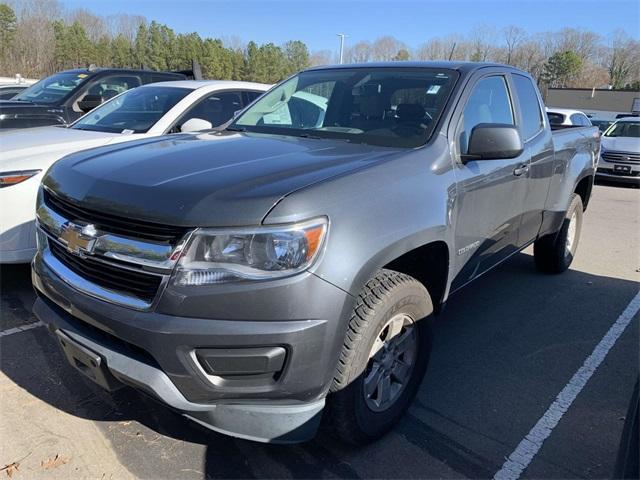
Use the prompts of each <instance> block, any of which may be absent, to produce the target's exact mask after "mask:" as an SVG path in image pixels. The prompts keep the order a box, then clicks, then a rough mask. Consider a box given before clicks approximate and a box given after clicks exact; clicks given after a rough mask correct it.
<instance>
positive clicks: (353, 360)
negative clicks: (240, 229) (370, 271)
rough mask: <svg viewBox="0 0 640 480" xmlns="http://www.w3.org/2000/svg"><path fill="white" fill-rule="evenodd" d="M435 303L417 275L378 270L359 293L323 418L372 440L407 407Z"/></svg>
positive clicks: (425, 353) (349, 437)
mask: <svg viewBox="0 0 640 480" xmlns="http://www.w3.org/2000/svg"><path fill="white" fill-rule="evenodd" d="M432 312H433V305H432V303H431V298H430V297H429V293H428V292H427V290H426V288H424V286H423V285H422V284H421V283H420V282H418V281H417V280H416V279H414V278H412V277H410V276H408V275H404V274H402V273H398V272H394V271H391V270H380V271H379V272H378V273H377V274H376V275H375V277H373V278H372V279H371V280H369V282H367V284H366V285H365V287H364V289H363V290H362V292H361V293H360V295H359V296H358V299H357V302H356V306H355V308H354V311H353V313H352V316H351V319H350V321H349V327H348V330H347V335H346V338H345V342H344V345H343V348H342V352H341V354H340V359H339V362H338V367H337V371H336V374H335V377H334V381H333V385H332V388H331V392H330V394H329V396H328V398H327V407H326V410H325V419H326V420H325V423H327V424H328V426H329V428H330V429H331V430H332V431H333V433H335V434H337V435H338V436H339V437H340V438H341V439H343V440H345V441H347V442H349V443H352V444H356V445H361V444H366V443H369V442H371V441H373V440H375V439H377V438H379V437H380V436H382V435H383V434H385V433H386V432H387V431H388V430H390V429H391V428H392V427H393V425H394V424H395V423H396V422H397V421H398V419H399V418H400V416H401V415H402V414H403V413H404V411H405V410H406V409H407V408H408V406H409V404H410V403H411V401H412V400H413V398H414V397H415V395H416V392H417V391H418V387H419V386H420V382H421V381H422V378H423V377H424V374H425V371H426V368H427V363H428V361H429V355H430V352H431V339H432V328H431V314H432Z"/></svg>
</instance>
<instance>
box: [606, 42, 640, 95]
mask: <svg viewBox="0 0 640 480" xmlns="http://www.w3.org/2000/svg"><path fill="white" fill-rule="evenodd" d="M610 45H611V46H610V47H609V51H608V56H607V68H608V70H609V77H610V79H611V85H613V88H622V87H624V86H625V85H626V83H630V82H631V81H633V80H637V79H638V76H639V73H640V42H639V41H638V40H634V39H632V38H630V37H629V36H628V35H627V34H626V33H625V32H623V31H621V30H619V31H616V32H615V33H614V34H613V35H612V38H611V40H610Z"/></svg>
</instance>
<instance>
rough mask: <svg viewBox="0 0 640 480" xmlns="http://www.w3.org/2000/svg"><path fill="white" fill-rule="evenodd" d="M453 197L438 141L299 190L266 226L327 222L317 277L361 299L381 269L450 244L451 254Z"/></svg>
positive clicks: (273, 213)
mask: <svg viewBox="0 0 640 480" xmlns="http://www.w3.org/2000/svg"><path fill="white" fill-rule="evenodd" d="M454 195H455V178H454V175H453V171H452V168H451V162H450V157H449V156H448V149H447V148H446V142H445V143H444V145H438V142H435V143H433V144H431V145H430V146H429V147H427V148H422V149H417V150H413V151H408V152H407V153H404V154H402V155H401V156H400V157H395V158H394V159H392V160H390V161H388V162H385V163H382V164H377V165H375V166H373V167H371V168H367V169H364V170H360V171H357V172H354V173H352V174H349V175H347V176H344V177H341V178H335V179H332V180H330V181H327V182H323V183H320V184H317V185H314V186H311V187H308V188H306V189H304V190H301V191H299V192H296V193H294V194H292V195H290V196H288V197H286V198H285V199H284V200H282V201H281V202H280V203H279V204H278V205H276V207H274V209H273V210H272V211H271V212H270V213H269V215H268V216H267V218H266V219H265V223H268V224H274V223H288V222H292V221H300V220H303V219H306V218H313V217H317V216H327V217H328V218H329V231H328V234H327V240H326V242H325V248H324V251H323V252H322V256H321V258H320V259H319V260H318V261H317V262H316V264H315V265H314V266H313V267H312V269H311V272H312V273H314V274H316V275H318V276H320V277H321V278H323V279H325V280H326V281H328V282H330V283H332V284H334V285H336V286H337V287H339V288H341V289H342V290H344V291H346V292H348V293H350V294H351V295H357V294H358V293H359V292H360V290H361V289H362V287H363V286H364V284H365V283H366V282H367V280H368V279H369V278H371V277H372V276H373V275H374V274H375V272H376V271H377V270H378V269H379V268H381V267H383V266H384V265H386V264H388V263H389V262H391V261H392V260H394V259H396V258H398V257H400V256H401V255H403V254H405V253H407V252H409V251H411V250H413V249H415V248H417V247H420V246H422V245H425V244H427V243H430V242H434V241H444V242H445V243H446V244H447V245H448V246H449V250H451V245H453V238H452V235H453V232H452V228H451V215H450V210H451V208H452V205H453V196H454ZM449 254H450V257H449V258H453V255H452V254H451V251H450V252H449ZM449 269H451V265H450V266H449Z"/></svg>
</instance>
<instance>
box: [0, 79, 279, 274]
mask: <svg viewBox="0 0 640 480" xmlns="http://www.w3.org/2000/svg"><path fill="white" fill-rule="evenodd" d="M269 88H270V85H263V84H261V83H250V82H230V81H195V80H181V81H174V82H163V83H155V84H149V85H144V86H142V87H138V88H135V89H132V90H128V91H126V92H125V93H122V94H121V95H120V96H118V97H115V98H113V99H112V100H109V101H108V102H106V103H104V104H102V105H101V106H99V107H98V108H96V109H95V110H93V111H91V112H90V113H88V114H87V115H85V116H84V117H82V118H80V119H79V120H77V121H76V122H75V123H74V124H72V125H71V126H69V127H68V128H65V127H60V126H49V127H40V128H34V129H21V130H9V131H5V132H3V133H0V147H1V148H0V203H2V204H3V205H11V208H3V209H2V210H0V263H27V262H30V261H31V260H32V259H33V256H34V254H35V251H36V238H35V223H34V221H35V208H34V205H35V201H36V195H37V192H38V186H39V184H40V180H41V179H42V176H43V175H44V172H45V171H46V170H47V168H49V166H51V165H52V164H53V163H54V162H55V161H56V160H59V159H60V158H62V157H63V156H65V155H68V154H70V153H73V152H79V151H81V150H86V149H87V148H92V147H97V146H100V145H107V144H109V145H114V144H116V143H122V142H130V141H133V140H139V139H143V138H149V137H155V136H158V135H163V134H166V133H176V132H194V131H198V130H205V129H210V128H212V127H217V126H219V125H221V124H223V123H225V122H227V121H229V120H230V119H231V118H232V117H233V115H234V113H235V112H236V111H238V110H242V109H243V108H244V107H245V106H246V105H248V104H249V103H251V102H252V101H253V100H254V99H255V98H257V97H258V96H260V95H261V94H262V93H264V92H265V91H266V90H268V89H269ZM3 187H4V188H3Z"/></svg>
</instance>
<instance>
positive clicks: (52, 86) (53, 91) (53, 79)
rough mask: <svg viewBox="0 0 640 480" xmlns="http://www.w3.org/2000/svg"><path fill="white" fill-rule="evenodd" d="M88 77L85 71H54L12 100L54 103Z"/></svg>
mask: <svg viewBox="0 0 640 480" xmlns="http://www.w3.org/2000/svg"><path fill="white" fill-rule="evenodd" d="M88 78H89V74H87V73H56V74H55V75H51V76H50V77H47V78H45V79H42V80H40V81H39V82H37V83H34V84H33V85H31V86H30V87H29V88H27V89H26V90H23V91H22V92H21V93H19V94H18V95H16V96H15V97H14V98H13V100H22V101H25V102H34V103H47V104H54V103H58V102H60V101H61V100H62V99H63V98H64V97H66V96H67V95H68V94H69V93H71V92H72V91H73V90H75V89H76V88H78V86H80V85H81V84H83V83H84V82H85V81H86V80H87V79H88Z"/></svg>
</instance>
